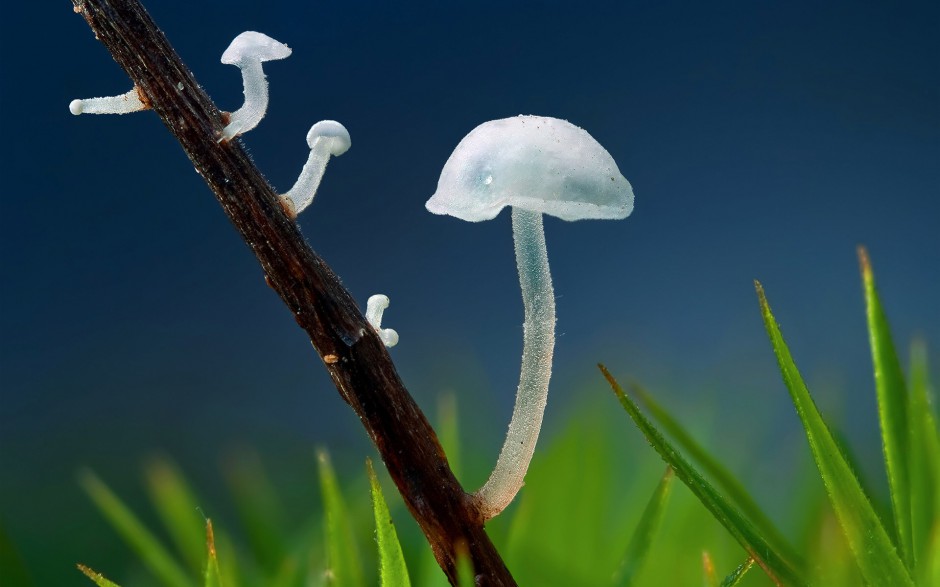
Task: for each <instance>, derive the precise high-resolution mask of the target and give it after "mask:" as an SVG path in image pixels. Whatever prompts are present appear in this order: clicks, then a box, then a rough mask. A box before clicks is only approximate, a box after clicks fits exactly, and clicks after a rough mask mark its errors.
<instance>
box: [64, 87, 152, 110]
mask: <svg viewBox="0 0 940 587" xmlns="http://www.w3.org/2000/svg"><path fill="white" fill-rule="evenodd" d="M140 97H141V94H140V90H139V89H138V88H137V86H134V87H133V88H131V89H130V91H129V92H127V93H125V94H121V95H120V96H107V97H104V98H85V99H84V100H72V101H71V102H69V112H71V113H72V114H74V115H75V116H78V115H79V114H127V113H128V112H139V111H141V110H147V109H148V108H150V106H149V105H147V104H146V103H144V101H143V100H141V99H140Z"/></svg>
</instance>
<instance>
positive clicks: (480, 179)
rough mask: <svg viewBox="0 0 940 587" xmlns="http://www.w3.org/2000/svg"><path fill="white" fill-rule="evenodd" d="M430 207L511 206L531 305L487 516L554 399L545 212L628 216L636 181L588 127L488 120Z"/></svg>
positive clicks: (451, 164)
mask: <svg viewBox="0 0 940 587" xmlns="http://www.w3.org/2000/svg"><path fill="white" fill-rule="evenodd" d="M425 206H426V207H427V209H428V210H429V211H430V212H433V213H434V214H449V215H451V216H454V217H456V218H459V219H461V220H466V221H468V222H478V221H481V220H490V219H492V218H494V217H495V216H496V215H497V214H498V213H499V211H500V210H502V209H503V207H505V206H511V207H512V230H513V240H514V242H515V250H516V263H517V265H518V269H519V283H520V285H521V287H522V301H523V304H524V306H525V322H524V324H523V351H522V368H521V373H520V377H519V387H518V389H517V391H516V405H515V407H514V408H513V413H512V420H511V421H510V423H509V430H508V432H507V434H506V440H505V442H504V444H503V448H502V450H501V451H500V454H499V458H498V459H497V461H496V467H495V468H494V470H493V472H492V474H491V475H490V478H489V480H488V481H487V482H486V483H485V484H484V485H483V487H482V488H480V490H478V491H477V492H476V493H474V494H473V496H472V499H473V501H474V503H475V505H476V506H477V509H478V511H479V512H480V514H481V515H482V516H483V518H484V519H487V520H488V519H490V518H493V517H494V516H496V515H497V514H499V513H500V512H501V511H502V510H503V509H505V508H506V506H508V505H509V503H510V502H511V501H512V500H513V498H514V497H515V496H516V493H518V491H519V489H520V488H521V487H522V485H523V481H524V478H525V474H526V470H527V469H528V467H529V462H530V461H531V460H532V454H533V452H534V451H535V443H536V441H537V440H538V435H539V429H540V427H541V425H542V415H543V412H544V411H545V404H546V401H547V398H548V383H549V379H550V378H551V370H552V352H553V350H554V346H555V297H554V291H553V290H552V278H551V274H550V272H549V268H548V256H547V252H546V250H545V233H544V231H543V228H542V214H549V215H551V216H556V217H558V218H561V219H563V220H580V219H588V218H595V219H620V218H625V217H627V216H628V215H629V214H630V212H632V211H633V189H632V188H631V186H630V182H628V181H627V180H626V178H624V177H623V175H621V173H620V170H619V169H618V168H617V164H616V163H615V162H614V160H613V158H612V157H611V156H610V154H609V153H608V152H607V151H606V150H605V149H604V148H603V147H602V146H601V145H600V144H598V142H597V141H595V140H594V138H593V137H591V135H589V134H588V133H587V132H586V131H584V130H583V129H581V128H578V127H577V126H574V125H573V124H571V123H569V122H567V121H564V120H559V119H557V118H546V117H542V116H517V117H514V118H505V119H502V120H493V121H490V122H485V123H483V124H481V125H480V126H478V127H476V128H475V129H473V131H471V132H470V134H468V135H467V136H466V137H464V139H463V140H462V141H460V144H458V145H457V148H456V149H455V150H454V152H453V154H452V155H451V156H450V158H449V159H448V160H447V163H445V164H444V169H443V170H442V171H441V177H440V180H439V181H438V184H437V191H436V192H435V193H434V195H433V196H431V199H429V200H428V201H427V204H425Z"/></svg>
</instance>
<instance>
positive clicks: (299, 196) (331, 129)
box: [281, 120, 352, 218]
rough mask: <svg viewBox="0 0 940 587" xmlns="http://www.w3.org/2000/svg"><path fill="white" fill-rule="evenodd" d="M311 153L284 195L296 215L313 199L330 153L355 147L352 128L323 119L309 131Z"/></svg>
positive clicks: (282, 200)
mask: <svg viewBox="0 0 940 587" xmlns="http://www.w3.org/2000/svg"><path fill="white" fill-rule="evenodd" d="M307 146H308V147H310V155H309V156H308V157H307V162H306V163H304V167H303V169H302V170H301V171H300V176H299V177H298V178H297V181H296V182H294V187H292V188H291V189H290V190H288V191H287V193H286V194H282V195H281V202H282V203H283V204H284V207H285V208H286V209H287V212H288V213H289V214H290V215H291V217H293V218H296V217H297V215H298V214H300V213H301V212H303V210H304V208H306V207H307V206H309V205H310V203H311V202H313V197H314V196H315V195H316V194H317V188H318V187H320V181H321V180H322V179H323V173H324V172H325V171H326V164H327V162H329V160H330V156H331V155H332V156H333V157H339V156H340V155H342V154H343V153H345V152H346V151H348V150H349V147H351V146H352V139H350V138H349V131H348V130H346V127H345V126H343V125H342V124H340V123H338V122H336V121H335V120H321V121H320V122H318V123H316V124H314V125H313V126H312V127H310V130H309V131H308V132H307Z"/></svg>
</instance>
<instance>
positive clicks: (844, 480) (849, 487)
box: [755, 282, 913, 587]
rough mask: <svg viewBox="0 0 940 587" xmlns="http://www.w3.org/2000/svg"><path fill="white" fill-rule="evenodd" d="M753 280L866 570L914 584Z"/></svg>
mask: <svg viewBox="0 0 940 587" xmlns="http://www.w3.org/2000/svg"><path fill="white" fill-rule="evenodd" d="M755 286H756V288H757V296H758V298H759V300H760V306H761V314H762V315H763V318H764V325H765V326H766V328H767V334H768V336H769V337H770V342H771V344H772V345H773V348H774V354H776V356H777V362H778V363H779V365H780V371H781V373H782V374H783V380H784V383H786V386H787V389H788V390H789V391H790V397H791V399H792V400H793V405H794V406H795V407H796V411H797V414H798V415H799V418H800V421H801V422H802V423H803V427H804V428H805V430H806V437H807V439H808V440H809V446H810V449H811V451H812V453H813V459H814V460H815V461H816V467H817V468H818V469H819V473H820V475H821V477H822V480H823V483H824V485H825V487H826V492H827V493H828V494H829V499H830V501H831V503H832V506H833V509H834V510H835V512H836V516H837V517H838V519H839V523H840V524H841V526H842V530H843V532H845V536H846V538H847V539H848V542H849V546H850V547H851V549H852V552H853V554H854V555H855V560H856V562H857V563H858V566H859V568H860V569H861V571H862V575H863V576H864V577H865V579H866V580H867V581H868V583H869V584H871V585H893V586H898V587H901V586H903V585H913V582H912V581H911V577H910V575H909V574H908V572H907V569H906V568H905V566H904V562H903V561H902V560H901V558H900V557H899V556H898V554H897V551H896V550H895V548H894V543H893V542H892V541H891V538H889V537H888V533H887V532H886V531H885V529H884V526H882V525H881V521H880V520H879V519H878V516H877V514H875V510H874V508H872V505H871V502H870V501H869V500H868V498H867V497H866V496H865V493H864V491H862V487H861V485H859V483H858V479H856V478H855V475H854V474H853V473H852V469H851V468H850V467H849V465H848V463H846V461H845V459H844V458H843V456H842V453H841V452H840V451H839V447H838V446H837V445H836V442H835V440H833V437H832V434H831V433H830V432H829V428H828V427H827V426H826V423H825V422H824V421H823V418H822V416H821V415H820V413H819V411H818V410H817V409H816V404H815V403H814V402H813V398H812V397H810V394H809V391H808V390H807V389H806V385H805V384H804V383H803V379H802V377H801V376H800V373H799V371H798V370H797V368H796V364H794V362H793V357H792V356H790V350H789V348H787V345H786V342H784V340H783V335H782V334H781V333H780V328H779V326H777V321H776V320H775V319H774V316H773V314H772V313H771V311H770V305H769V304H768V303H767V298H766V297H765V296H764V289H763V287H761V285H760V283H757V282H755Z"/></svg>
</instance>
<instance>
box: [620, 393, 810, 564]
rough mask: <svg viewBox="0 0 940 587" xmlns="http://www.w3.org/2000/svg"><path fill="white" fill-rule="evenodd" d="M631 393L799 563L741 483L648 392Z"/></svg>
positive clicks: (776, 544)
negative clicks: (637, 397)
mask: <svg viewBox="0 0 940 587" xmlns="http://www.w3.org/2000/svg"><path fill="white" fill-rule="evenodd" d="M631 390H633V392H634V393H635V394H636V395H637V396H639V398H640V401H642V402H643V404H644V405H645V406H646V408H647V410H649V413H650V414H651V415H652V416H653V418H655V419H656V421H657V422H659V425H660V426H661V427H662V428H663V430H665V431H666V433H668V434H669V435H670V436H671V437H672V438H673V439H675V441H676V443H677V444H678V445H679V448H680V449H682V450H684V451H685V453H686V454H688V455H689V456H690V457H691V458H692V459H694V460H695V461H696V462H698V463H699V465H700V466H701V467H702V469H703V472H704V473H705V474H706V475H708V476H709V478H711V479H712V480H713V481H714V482H715V484H716V485H717V486H718V487H719V488H720V489H722V490H724V492H725V493H726V494H727V495H728V497H729V498H730V499H731V503H733V504H734V505H735V506H736V507H737V508H739V509H740V510H741V512H742V513H743V514H744V515H745V516H746V517H747V518H748V519H749V520H750V521H751V522H752V523H753V524H754V526H756V527H757V531H758V532H759V533H760V534H761V535H762V536H764V537H766V538H767V541H768V542H770V543H771V544H773V546H774V548H775V549H776V550H778V551H779V552H781V553H782V554H783V555H784V556H785V557H786V558H787V559H789V560H792V561H799V560H800V557H799V555H797V554H796V551H794V549H793V547H791V546H790V544H789V542H788V541H787V540H786V539H785V538H784V537H783V534H781V533H780V531H779V530H778V529H777V527H776V525H775V524H774V523H773V522H772V521H771V520H770V518H768V517H767V514H765V513H764V511H763V510H762V509H761V508H760V506H759V505H757V502H756V501H754V498H752V497H751V495H750V493H748V491H747V489H745V488H744V486H743V485H742V484H741V482H740V481H738V480H737V478H736V477H735V476H734V475H733V474H732V473H731V471H729V470H728V468H727V467H725V466H724V465H723V464H721V463H720V462H719V461H718V459H716V458H715V457H713V456H712V455H711V454H710V453H709V452H708V451H707V450H705V448H704V447H703V446H702V445H701V444H699V443H698V442H697V441H696V440H695V439H694V438H693V437H692V435H691V434H689V433H688V431H686V429H685V428H684V427H683V426H682V425H681V424H680V423H679V422H678V421H677V420H676V419H675V418H673V417H672V414H670V413H669V412H668V411H667V410H666V409H665V408H663V407H662V406H661V405H660V404H659V402H657V401H656V400H655V399H654V398H653V395H652V394H651V393H649V392H648V391H646V390H645V389H643V388H642V387H641V386H639V385H633V386H631Z"/></svg>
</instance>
